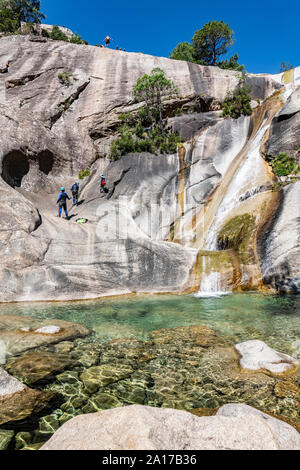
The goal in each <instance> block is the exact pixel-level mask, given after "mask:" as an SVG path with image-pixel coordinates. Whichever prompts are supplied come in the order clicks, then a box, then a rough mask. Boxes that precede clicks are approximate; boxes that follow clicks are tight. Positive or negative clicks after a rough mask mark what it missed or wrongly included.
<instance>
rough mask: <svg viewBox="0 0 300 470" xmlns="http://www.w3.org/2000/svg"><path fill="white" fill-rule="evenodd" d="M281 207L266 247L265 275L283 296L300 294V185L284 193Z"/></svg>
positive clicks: (297, 183)
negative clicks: (285, 294)
mask: <svg viewBox="0 0 300 470" xmlns="http://www.w3.org/2000/svg"><path fill="white" fill-rule="evenodd" d="M281 198H282V200H281V203H280V205H279V207H278V210H277V213H276V215H275V218H274V221H273V223H272V225H271V227H270V228H269V230H268V232H267V233H266V236H265V240H264V243H263V250H262V252H263V255H262V263H261V266H262V274H263V278H264V280H265V282H266V283H268V284H271V285H273V286H274V287H275V288H276V289H277V290H278V291H279V292H282V293H299V292H300V266H299V263H300V205H299V200H300V182H299V181H298V182H296V183H293V184H291V185H289V186H287V187H285V188H284V189H283V190H282V195H281Z"/></svg>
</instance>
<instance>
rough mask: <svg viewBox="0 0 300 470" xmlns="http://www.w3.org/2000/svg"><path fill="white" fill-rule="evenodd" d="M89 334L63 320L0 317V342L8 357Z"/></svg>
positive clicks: (75, 324) (78, 326)
mask: <svg viewBox="0 0 300 470" xmlns="http://www.w3.org/2000/svg"><path fill="white" fill-rule="evenodd" d="M49 325H50V327H51V329H50V330H49V329H48V327H49ZM44 328H46V330H45V329H44ZM53 328H55V330H54V329H53ZM45 331H48V333H45ZM49 331H50V333H49ZM51 332H52V333H51ZM89 334H90V331H89V330H88V329H87V328H86V327H85V326H83V325H80V324H77V323H71V322H67V321H64V320H40V319H38V318H34V317H22V316H16V315H0V341H3V342H4V344H5V348H6V354H7V355H8V356H13V355H17V354H20V353H22V352H25V351H27V350H29V349H34V348H36V347H39V346H42V345H46V344H55V343H59V342H61V341H66V340H70V339H74V338H81V337H84V336H87V335H89Z"/></svg>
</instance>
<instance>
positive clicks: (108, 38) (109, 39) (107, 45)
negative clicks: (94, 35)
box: [103, 36, 113, 47]
mask: <svg viewBox="0 0 300 470" xmlns="http://www.w3.org/2000/svg"><path fill="white" fill-rule="evenodd" d="M110 41H113V38H110V37H109V36H106V38H105V39H103V42H105V47H109V44H110Z"/></svg>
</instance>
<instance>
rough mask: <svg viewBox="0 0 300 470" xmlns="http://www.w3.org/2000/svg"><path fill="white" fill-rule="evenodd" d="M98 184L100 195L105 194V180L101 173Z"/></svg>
mask: <svg viewBox="0 0 300 470" xmlns="http://www.w3.org/2000/svg"><path fill="white" fill-rule="evenodd" d="M99 183H100V193H106V192H107V191H106V187H105V185H106V178H105V176H104V175H102V173H101V175H100V180H99Z"/></svg>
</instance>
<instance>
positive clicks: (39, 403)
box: [0, 368, 56, 425]
mask: <svg viewBox="0 0 300 470" xmlns="http://www.w3.org/2000/svg"><path fill="white" fill-rule="evenodd" d="M55 396H56V393H55V392H53V391H43V392H41V391H39V390H33V389H31V388H29V387H27V386H26V385H24V384H23V383H21V382H20V381H19V380H17V379H15V378H14V377H12V376H11V375H9V374H8V373H7V372H6V371H5V370H3V369H2V368H0V425H3V424H6V423H10V424H11V423H13V424H14V425H16V423H18V422H19V421H23V420H24V419H27V418H29V417H30V416H32V415H33V416H34V415H37V414H38V413H40V412H41V411H42V410H44V409H45V408H46V407H47V406H48V405H49V404H50V403H51V402H52V401H53V400H54V399H55Z"/></svg>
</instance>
